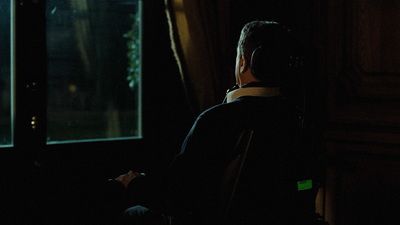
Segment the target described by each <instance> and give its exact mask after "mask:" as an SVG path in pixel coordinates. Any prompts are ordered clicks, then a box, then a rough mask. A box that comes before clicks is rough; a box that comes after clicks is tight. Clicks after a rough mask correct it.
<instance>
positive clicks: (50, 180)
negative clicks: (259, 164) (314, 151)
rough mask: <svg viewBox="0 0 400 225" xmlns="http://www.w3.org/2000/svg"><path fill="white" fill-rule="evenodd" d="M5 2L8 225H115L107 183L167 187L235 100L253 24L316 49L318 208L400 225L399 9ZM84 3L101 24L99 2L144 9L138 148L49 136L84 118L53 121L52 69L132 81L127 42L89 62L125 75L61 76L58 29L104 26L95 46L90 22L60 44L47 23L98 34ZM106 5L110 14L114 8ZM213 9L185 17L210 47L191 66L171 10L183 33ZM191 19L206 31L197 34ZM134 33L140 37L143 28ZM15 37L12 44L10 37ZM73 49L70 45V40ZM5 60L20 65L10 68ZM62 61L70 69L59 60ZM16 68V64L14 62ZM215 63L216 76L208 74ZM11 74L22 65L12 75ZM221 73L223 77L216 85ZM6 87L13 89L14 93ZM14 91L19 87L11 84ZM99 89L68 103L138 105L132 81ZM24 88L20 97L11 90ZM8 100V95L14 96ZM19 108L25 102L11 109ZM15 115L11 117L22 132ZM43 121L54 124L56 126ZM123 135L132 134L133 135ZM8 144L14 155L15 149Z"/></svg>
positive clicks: (312, 100) (336, 4)
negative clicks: (133, 176) (210, 118)
mask: <svg viewBox="0 0 400 225" xmlns="http://www.w3.org/2000/svg"><path fill="white" fill-rule="evenodd" d="M0 2H1V3H0V4H1V5H0V12H2V13H1V14H2V15H0V17H1V18H2V19H1V20H2V21H1V22H0V23H1V24H0V25H1V26H2V28H1V29H0V34H1V35H2V36H0V38H1V39H0V40H1V41H2V43H0V51H2V52H6V51H7V52H8V53H7V54H3V53H0V54H1V57H2V58H1V60H0V61H1V62H0V73H1V74H0V79H1V80H0V97H1V98H0V103H1V107H2V108H1V109H0V112H1V113H2V114H0V115H1V117H0V120H1V121H0V122H1V124H0V125H1V126H3V127H4V124H7V121H9V120H13V121H12V122H11V125H10V126H12V129H11V132H9V133H8V134H7V135H8V136H10V133H11V137H12V138H10V137H8V136H6V134H5V132H4V131H3V130H4V129H3V127H0V128H1V130H0V132H1V135H2V136H3V135H4V138H3V137H1V141H2V142H0V174H1V178H2V181H1V182H0V191H1V193H0V202H1V206H2V213H0V224H112V222H111V223H110V217H109V215H108V210H109V208H108V207H109V204H112V196H111V197H110V196H109V195H110V187H109V185H110V184H109V182H108V180H109V179H113V178H115V177H117V176H118V175H120V174H123V173H126V172H127V171H129V170H135V171H140V172H144V173H146V174H151V173H155V174H157V173H160V172H161V171H162V170H164V168H166V167H167V166H168V165H169V163H170V161H171V160H172V159H173V158H174V156H175V155H176V154H177V153H179V151H180V148H181V144H182V142H183V140H184V139H185V136H186V134H187V133H188V131H189V130H190V128H191V126H192V124H193V122H194V121H195V119H196V117H197V116H198V115H199V113H201V112H202V111H203V110H205V109H207V108H209V107H211V106H213V105H216V104H219V103H221V102H222V101H223V99H224V97H225V92H226V90H227V89H228V88H230V87H231V86H233V85H234V83H235V80H234V72H235V71H234V70H235V57H236V46H237V41H238V39H239V35H240V30H241V29H242V27H243V25H244V24H246V23H247V22H249V21H252V20H272V21H279V22H280V23H282V24H285V25H287V26H288V27H290V28H291V29H292V30H293V32H294V33H296V34H297V36H298V38H299V39H300V41H301V42H302V45H303V48H304V49H305V50H304V69H303V73H304V74H305V76H304V77H305V89H306V95H305V96H306V97H305V102H306V121H307V122H308V123H309V125H310V126H311V127H312V128H313V129H315V130H316V131H317V132H318V134H319V135H320V137H321V139H322V140H323V151H324V153H325V171H324V173H325V180H324V181H325V182H324V183H323V185H322V186H321V187H320V190H319V193H318V196H317V200H316V206H317V212H318V213H319V214H320V215H322V216H323V217H324V219H325V220H326V221H327V222H329V224H331V225H355V224H360V225H361V224H362V225H366V224H371V225H372V224H399V222H400V221H399V219H398V215H397V214H398V210H399V209H400V191H399V190H400V178H399V175H400V104H399V98H400V89H399V87H400V86H399V84H400V66H399V65H400V64H399V63H398V62H399V60H400V40H399V39H398V35H397V34H399V35H400V25H399V24H398V23H397V21H399V19H400V18H399V17H400V16H399V15H400V13H399V12H400V2H397V1H393V0H392V1H372V0H350V1H346V0H327V1H318V0H312V1H296V0H262V1H261V0H245V1H233V0H222V1H213V0H206V1H202V0H189V1H188V0H186V1H185V0H165V1H163V0H132V1H129V0H125V1H122V0H121V1H117V0H110V1H96V0H82V1H80V0H79V1H74V0H68V1H61V0H53V1H49V0H47V1H45V0H30V1H25V0H13V1H5V0H1V1H0ZM50 2H53V3H51V4H53V5H50ZM66 2H71V3H70V4H71V5H68V7H69V8H68V7H67V6H66V7H67V8H65V9H64V11H62V10H60V9H62V6H64V5H67V3H66ZM74 2H75V3H74ZM77 2H78V3H80V4H83V3H85V4H86V7H93V8H94V11H96V10H99V8H100V7H102V6H101V4H100V3H99V2H106V3H107V4H110V5H112V4H122V3H121V2H140V7H141V20H140V22H141V56H140V57H141V60H140V63H141V77H140V78H139V79H140V83H141V84H140V85H141V87H140V90H141V94H140V96H141V97H140V98H141V100H140V102H141V103H140V104H141V106H140V107H141V114H140V115H141V117H140V118H139V119H140V123H141V128H138V130H140V131H136V130H135V131H131V130H132V129H131V128H130V127H129V125H131V124H130V123H127V124H128V125H126V126H127V127H126V130H129V132H131V133H134V134H135V135H136V134H138V133H140V134H139V135H136V137H135V138H120V139H118V138H116V139H110V140H95V141H77V142H65V141H60V142H59V143H53V142H52V140H49V137H48V135H47V134H46V132H50V131H54V132H56V131H57V129H58V127H56V128H51V127H50V126H49V124H50V122H49V121H61V120H64V119H65V118H67V116H68V115H66V114H68V112H72V111H73V108H71V109H68V110H70V111H68V110H65V111H63V112H64V113H60V111H59V110H61V108H62V107H65V106H64V105H63V106H59V105H57V106H54V108H55V109H57V110H58V111H56V113H58V114H56V113H54V112H52V111H51V109H52V108H48V104H49V103H51V102H52V101H53V100H52V99H57V96H58V95H57V94H59V92H57V88H59V86H57V85H58V83H56V82H55V81H50V80H49V79H47V76H49V77H50V75H48V71H49V68H53V67H54V68H56V70H57V71H60V72H57V73H58V76H62V74H67V73H68V71H72V73H75V72H76V71H79V70H82V71H83V70H85V71H88V70H90V68H92V67H97V68H107V67H111V69H109V70H107V71H111V72H112V73H115V76H117V74H119V71H123V72H121V73H125V71H126V65H127V62H126V61H127V60H126V59H125V58H124V57H125V55H122V57H120V56H119V55H118V54H119V51H114V50H115V48H119V47H121V46H122V47H125V45H126V44H125V42H123V43H122V44H121V43H113V45H107V46H109V47H107V49H106V48H105V47H104V48H98V49H89V48H86V51H87V52H89V53H90V51H93V52H96V51H108V52H109V54H110V55H111V56H112V57H111V58H115V59H113V60H114V61H118V62H114V61H113V62H108V61H107V60H103V61H101V60H96V59H93V58H90V57H89V59H88V62H89V63H91V64H90V65H89V66H92V67H90V68H89V66H88V65H83V64H82V65H81V67H79V68H77V70H74V69H71V70H68V68H67V67H68V65H70V64H65V65H66V66H65V68H64V67H59V65H61V64H51V63H50V62H49V61H48V59H49V56H52V54H53V53H51V52H50V51H48V49H47V47H48V46H49V41H51V40H52V39H51V37H53V36H54V37H57V38H58V37H61V36H62V33H61V32H60V31H59V30H58V29H64V28H63V26H71V27H73V26H75V27H77V26H88V27H90V26H92V27H91V29H92V30H89V31H87V32H96V31H95V29H96V26H94V25H93V24H92V25H87V24H86V25H85V23H84V22H80V23H76V24H73V23H71V24H66V25H65V24H63V25H60V24H59V23H58V22H57V21H56V22H54V24H55V25H57V27H56V28H54V30H53V32H54V35H53V36H52V35H50V36H49V29H50V28H49V27H50V26H49V23H50V22H49V21H46V20H47V19H48V18H50V17H51V16H53V17H54V18H56V16H59V18H62V17H63V16H66V17H68V16H69V17H72V16H74V18H76V20H80V21H86V20H85V18H83V19H82V18H81V17H80V14H79V13H80V12H79V10H72V9H74V7H75V8H79V7H83V6H82V5H79V4H78V3H77ZM106 3H104V7H106V6H108V5H107V4H106ZM190 3H192V4H193V5H191V4H190ZM46 4H47V5H46ZM68 4H69V3H68ZM74 4H75V5H74ZM102 4H103V3H102ZM137 4H138V5H139V3H137ZM168 4H169V5H168ZM11 5H13V6H11ZM127 5H129V4H127ZM126 7H128V6H126ZM168 7H170V8H168ZM200 8H201V10H202V11H201V12H200V13H199V14H196V13H193V14H189V13H188V14H186V15H185V16H186V19H187V20H188V25H187V26H188V27H187V28H186V29H188V30H189V31H188V32H189V33H190V32H193V33H191V35H192V36H190V35H189V39H190V38H195V36H196V35H193V34H201V35H204V36H206V38H205V40H207V41H206V42H204V43H200V42H199V43H193V42H190V40H189V42H188V43H189V44H188V46H185V45H183V47H182V46H181V49H178V50H177V49H175V50H177V51H178V53H177V52H174V49H173V47H172V46H171V43H172V42H173V41H177V39H175V40H174V39H173V36H171V33H170V32H173V31H175V32H178V33H179V32H185V30H184V29H185V27H181V26H180V25H179V23H177V24H175V27H174V28H175V29H176V30H174V29H173V28H171V26H173V25H171V21H169V19H171V17H168V14H167V11H168V9H169V10H170V9H174V10H176V11H174V13H175V14H174V15H175V16H174V17H173V18H172V23H173V22H176V21H177V20H179V18H180V17H179V15H181V14H182V13H183V14H184V13H185V10H193V11H194V9H200ZM68 10H69V11H68ZM117 10H120V9H119V8H118V9H117ZM106 11H107V10H106ZM110 11H111V9H110ZM60 12H63V13H64V14H61V13H60ZM107 12H108V11H107ZM205 12H207V13H205ZM57 13H60V14H57ZM68 13H70V14H68ZM170 13H171V12H170ZM201 13H203V14H201ZM75 14H76V15H75ZM170 15H171V14H170ZM191 17H193V18H194V19H193V21H192V20H191ZM195 17H196V18H195ZM57 18H58V17H57ZM104 18H105V19H104ZM104 18H103V17H99V18H98V17H96V19H98V20H102V19H103V20H107V18H106V17H104ZM199 18H201V19H203V20H204V21H207V22H205V23H203V24H201V25H199V24H196V21H201V19H199ZM174 19H176V20H174ZM195 19H196V20H195ZM60 20H61V19H60ZM10 21H11V22H10ZM112 22H118V21H112ZM112 22H110V23H104V24H102V23H100V24H101V25H99V26H98V27H103V28H104V30H117V28H114V24H112ZM191 22H193V23H191ZM10 24H11V25H10ZM79 24H80V25H79ZM192 25H193V26H197V27H196V28H198V27H200V26H203V29H204V30H196V29H193V30H191V28H192V27H191V26H192ZM207 25H209V26H210V27H208V26H207ZM127 26H128V28H129V26H130V24H128V25H127ZM3 27H5V28H3ZM128 28H127V29H128ZM3 29H7V30H8V31H7V32H6V33H4V32H3V31H2V30H3ZM46 29H47V30H46ZM88 29H89V28H88ZM13 32H14V34H12V33H13ZM46 32H47V36H46ZM201 32H203V33H201ZM180 34H181V33H180ZM57 35H58V36H57ZM64 35H65V34H64ZM110 35H112V34H110ZM175 35H177V34H175ZM175 37H176V36H175ZM185 37H186V36H184V35H182V36H181V37H180V38H181V39H180V41H185V40H184V39H185ZM64 38H65V37H64ZM186 38H187V37H186ZM207 38H208V39H207ZM46 39H47V43H46ZM64 40H65V41H66V40H68V37H67V38H65V39H64ZM199 40H200V39H199ZM202 40H204V39H202ZM86 41H91V40H86ZM103 41H104V40H103ZM178 41H179V40H178ZM118 44H120V45H118ZM62 45H63V44H61V45H60V46H62ZM199 46H200V47H199ZM203 46H208V48H210V49H213V51H214V52H213V54H212V56H211V55H210V58H207V57H204V56H205V55H207V53H204V52H201V54H202V55H201V54H198V55H196V51H198V52H200V50H199V49H202V48H203ZM210 46H211V47H210ZM122 47H121V48H122ZM83 48H84V47H83ZM10 49H14V50H12V51H11V50H10ZM58 49H62V47H59V48H58ZM99 49H100V50H99ZM46 50H47V51H46ZM203 50H204V49H203ZM10 51H11V52H13V53H12V54H11V53H10ZM60 51H61V50H60ZM65 51H69V52H72V53H71V54H76V55H77V57H78V56H79V57H83V56H82V55H83V53H82V48H81V49H80V50H79V49H78V50H76V49H75V50H68V49H67V48H65ZM74 51H75V52H74ZM180 51H181V52H180ZM185 51H189V53H190V51H194V53H193V52H191V54H194V55H195V56H194V57H191V58H189V59H187V60H188V61H187V62H186V64H184V65H182V64H179V63H177V58H176V57H179V54H183V53H185V54H186V52H185ZM57 54H58V53H57ZM123 54H126V53H125V52H124V53H123ZM177 54H178V56H177ZM3 57H7V59H4V60H3ZM46 57H47V58H46ZM79 57H78V58H79ZM118 57H119V58H118ZM54 58H55V60H60V61H63V60H65V58H64V57H63V56H61V55H60V54H59V55H57V56H56V57H54ZM210 59H211V60H210ZM13 60H15V62H14V63H12V62H11V61H13ZM68 60H69V61H68V63H72V62H73V61H74V60H76V59H75V58H74V59H68ZM70 61H71V62H70ZM203 61H204V62H203ZM206 61H212V63H210V64H207V65H206ZM57 62H58V61H57ZM96 63H97V64H96ZM203 63H204V64H203ZM9 65H13V66H11V67H12V68H10V66H9ZM63 65H64V64H63ZM71 65H72V64H71ZM52 66H53V67H52ZM113 66H114V67H113ZM199 67H202V71H198V73H197V74H196V75H195V76H192V77H191V78H188V77H183V76H181V72H182V70H187V71H191V70H197V69H198V68H199ZM88 68H89V69H88ZM208 69H210V70H212V71H211V72H209V71H208ZM92 70H93V68H92ZM12 73H13V74H12ZM104 73H106V72H104ZM209 75H211V76H209ZM212 75H214V76H212ZM6 76H7V77H8V78H4V79H3V77H6ZM113 76H114V75H113ZM124 76H125V75H124ZM10 77H11V80H13V82H10ZM76 77H79V76H78V75H76V76H73V75H71V76H70V77H69V78H68V79H70V80H68V82H73V81H74V79H77V78H76ZM88 77H89V78H88V79H87V80H85V82H84V83H79V84H77V85H78V86H75V85H74V84H72V83H71V84H70V83H68V84H69V86H68V88H69V89H68V90H69V91H70V92H71V93H75V92H74V91H75V90H76V88H81V86H82V87H86V86H88V87H91V86H93V87H97V88H105V89H107V90H108V89H109V93H110V95H111V97H110V96H102V97H96V96H95V95H90V94H89V95H90V96H89V97H88V98H87V99H86V100H84V101H85V103H82V102H78V103H71V104H77V105H79V104H86V105H85V106H86V107H88V108H90V107H92V108H93V109H96V108H95V106H92V105H90V104H92V103H91V102H97V99H99V101H103V100H104V102H106V101H108V99H114V98H115V99H121V98H123V97H121V96H125V95H130V94H132V93H136V95H138V94H137V93H138V92H134V91H133V92H132V91H130V90H129V88H128V85H129V84H128V83H129V82H127V81H126V79H125V77H124V79H121V81H115V80H116V79H113V78H109V80H106V81H105V84H103V86H96V84H95V82H91V81H93V80H94V79H93V80H91V78H90V76H88ZM209 77H211V78H209ZM196 79H197V80H196ZM6 81H7V82H8V83H7V82H6ZM118 82H119V83H118ZM107 84H109V85H108V86H107ZM51 85H53V87H52V86H51ZM79 85H81V86H79ZM84 85H86V86H84ZM11 86H13V87H12V88H10V87H11ZM124 88H125V89H126V90H125V89H124ZM136 88H137V87H136ZM2 89H3V90H2ZM79 90H81V89H79ZM6 91H8V95H7V94H4V93H5V92H6ZM124 91H125V92H124ZM136 91H137V90H136ZM94 93H95V92H94ZM124 93H125V94H124ZM126 93H127V94H126ZM59 95H60V96H61V94H59ZM136 95H135V96H136ZM10 96H12V97H13V98H15V99H16V100H13V101H12V103H8V104H5V103H3V101H4V99H5V98H7V97H8V98H10ZM49 96H50V97H49ZM51 96H53V97H54V98H52V97H51ZM46 99H47V100H46ZM54 101H55V100H54ZM82 101H83V100H82ZM121 102H122V100H121ZM94 104H95V103H93V105H94ZM116 104H118V103H116ZM121 104H122V105H123V104H124V103H121ZM88 105H89V106H88ZM124 106H125V105H123V107H124ZM57 107H58V108H57ZM60 107H61V108H60ZM72 107H73V106H72ZM99 107H100V108H102V109H103V108H104V109H105V110H106V109H113V107H114V106H113V105H112V106H110V105H107V103H102V105H101V106H99ZM126 108H129V107H126ZM63 109H64V108H63ZM124 109H125V108H124ZM105 110H104V111H105ZM111 111H112V110H111ZM51 113H53V114H51ZM111 113H112V112H111ZM6 114H7V115H12V116H11V119H9V117H7V116H5V115H6ZM96 115H97V114H96ZM96 115H95V114H93V115H92V114H91V115H90V116H89V117H93V118H94V116H96ZM123 115H125V114H122V113H121V114H120V115H119V116H120V117H119V118H122V117H123ZM63 116H65V117H63ZM89 117H88V118H89ZM109 117H110V118H112V116H109ZM42 118H47V121H46V119H44V120H43V119H42ZM52 119H53V120H52ZM65 120H67V119H65ZM46 123H48V124H46ZM77 123H80V122H77ZM57 124H58V123H57ZM122 124H123V122H122ZM36 125H37V127H36ZM46 125H47V127H46ZM122 126H123V125H121V127H122ZM132 126H137V124H136V123H135V124H134V125H132ZM96 129H100V128H96V127H95V129H94V130H96ZM123 129H125V128H121V130H123ZM121 132H122V131H121ZM135 132H136V133H135ZM77 135H78V136H79V134H77ZM109 135H113V134H109ZM128 136H129V135H128ZM7 138H8V139H9V142H7V140H8V139H7ZM6 139H7V140H6ZM4 140H6V142H5V143H6V144H4V146H2V145H3V142H4ZM106 196H108V197H106ZM110 199H111V200H110Z"/></svg>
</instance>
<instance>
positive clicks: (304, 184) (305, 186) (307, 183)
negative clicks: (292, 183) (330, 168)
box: [297, 180, 312, 191]
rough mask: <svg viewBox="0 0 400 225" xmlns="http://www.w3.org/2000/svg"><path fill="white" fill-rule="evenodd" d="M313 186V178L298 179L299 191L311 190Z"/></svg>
mask: <svg viewBox="0 0 400 225" xmlns="http://www.w3.org/2000/svg"><path fill="white" fill-rule="evenodd" d="M311 188H312V180H301V181H297V191H304V190H309V189H311Z"/></svg>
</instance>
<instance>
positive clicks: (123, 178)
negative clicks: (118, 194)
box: [115, 170, 143, 188]
mask: <svg viewBox="0 0 400 225" xmlns="http://www.w3.org/2000/svg"><path fill="white" fill-rule="evenodd" d="M140 176H143V174H141V173H138V172H134V171H132V170H129V172H128V173H125V174H122V175H120V176H119V177H117V178H115V180H116V181H118V182H120V183H121V184H122V185H124V187H125V188H127V187H128V184H129V182H131V180H133V179H135V178H136V177H140Z"/></svg>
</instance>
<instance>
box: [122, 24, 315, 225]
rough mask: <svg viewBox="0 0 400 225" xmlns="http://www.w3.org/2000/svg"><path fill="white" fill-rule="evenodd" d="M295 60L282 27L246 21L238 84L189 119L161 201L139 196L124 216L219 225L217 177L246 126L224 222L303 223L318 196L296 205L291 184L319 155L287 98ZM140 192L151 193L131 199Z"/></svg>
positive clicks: (295, 85) (290, 97)
mask: <svg viewBox="0 0 400 225" xmlns="http://www.w3.org/2000/svg"><path fill="white" fill-rule="evenodd" d="M296 58H299V57H298V55H296V44H295V42H294V39H293V37H292V35H291V33H290V31H289V30H288V29H287V28H285V27H284V26H282V25H280V24H279V23H276V22H266V21H253V22H250V23H248V24H246V25H245V26H244V28H243V30H242V32H241V36H240V40H239V43H238V48H237V58H236V66H235V77H236V82H237V87H236V89H235V90H233V91H231V92H229V93H228V94H227V97H226V100H227V103H224V104H220V105H217V106H214V107H212V108H210V109H208V110H206V111H205V112H203V113H202V114H201V115H200V116H199V117H198V118H197V120H196V121H195V123H194V125H193V127H192V129H191V130H190V131H189V133H188V135H187V137H186V139H185V141H184V143H183V145H182V149H181V152H180V154H179V155H178V156H177V157H176V159H175V160H174V162H173V163H172V164H171V168H170V171H169V175H170V176H169V177H168V180H166V181H163V184H165V185H164V186H163V187H162V189H163V190H164V191H165V192H163V195H164V197H165V198H163V200H162V201H158V200H156V201H150V202H146V201H139V202H138V204H141V205H142V206H135V207H133V208H131V209H128V210H127V211H126V215H127V216H128V217H129V218H131V219H138V218H140V219H143V218H153V219H154V218H156V217H158V219H159V220H162V217H161V216H160V215H161V214H162V213H164V214H166V215H172V217H173V218H174V220H175V221H176V224H218V223H220V222H221V218H220V212H221V211H220V208H219V206H220V204H219V196H220V195H221V193H220V190H221V189H220V185H221V180H222V177H223V176H224V173H225V171H226V168H227V167H228V166H229V164H230V162H232V160H233V159H234V158H235V157H236V155H237V153H236V152H234V149H235V144H236V141H237V139H238V137H239V136H240V134H241V133H242V132H243V131H244V130H247V129H251V130H253V131H254V138H253V140H252V142H251V147H250V149H249V153H248V156H247V159H246V161H245V167H244V169H243V172H242V175H241V177H240V181H239V185H238V188H237V192H236V194H235V197H234V202H233V205H232V210H231V213H230V216H229V218H230V220H229V221H226V222H227V223H229V224H235V223H236V224H247V223H249V222H250V221H251V222H254V223H256V224H258V223H260V224H261V223H264V224H265V223H266V222H268V221H271V220H276V219H278V220H279V221H280V222H281V223H279V224H291V223H292V222H296V223H297V224H301V223H299V220H307V218H308V216H309V215H312V214H313V213H314V210H315V208H314V200H315V199H314V197H315V194H316V193H315V192H314V191H313V192H312V193H311V194H310V198H311V199H310V200H308V201H307V202H303V203H302V205H298V204H297V203H296V202H295V200H294V199H295V198H296V197H295V195H296V194H297V191H298V190H297V189H296V187H295V185H294V184H295V183H296V181H297V180H298V179H299V178H298V177H299V176H300V175H299V174H300V171H301V172H302V174H307V175H309V174H310V176H312V177H314V167H313V166H312V165H313V163H312V162H314V160H315V157H314V156H317V154H316V152H315V151H314V150H315V148H314V147H313V146H312V142H311V141H309V139H307V137H306V136H305V135H304V132H303V131H304V129H303V128H302V126H301V125H302V110H301V108H299V107H298V104H295V101H294V100H293V99H295V98H294V96H295V95H294V94H293V90H297V89H298V86H301V84H299V83H296V82H293V81H294V80H296V79H297V78H296V77H295V76H294V75H295V73H293V72H292V71H291V70H292V69H293V68H294V67H295V66H297V65H298V62H296V60H295V59H296ZM299 80H301V79H299ZM299 160H301V161H302V162H301V163H298V161H299ZM301 176H302V175H301ZM136 177H141V178H143V177H142V176H141V175H140V174H139V173H136V172H133V171H131V172H129V173H128V174H125V175H121V176H120V177H118V178H117V179H116V180H117V181H120V182H121V183H123V184H124V185H125V186H128V184H129V186H136V187H137V186H140V185H139V184H135V183H136V181H139V180H140V179H134V178H136ZM132 179H133V180H134V181H133V182H131V180H132ZM312 182H313V184H314V187H315V184H316V183H315V180H312ZM139 183H140V182H139ZM153 184H154V183H153ZM147 187H149V188H146V189H147V190H149V189H152V187H153V188H154V187H156V188H157V185H149V186H147ZM295 189H296V190H295ZM152 193H154V192H152ZM143 196H146V198H148V197H149V196H152V194H151V193H150V194H149V193H148V194H146V195H143V194H139V193H138V194H137V196H136V197H137V198H141V197H143ZM153 199H154V196H153ZM154 202H157V203H156V204H154ZM299 208H302V210H303V211H301V212H299V210H298V209H299ZM150 209H151V210H150ZM306 214H307V215H306ZM146 215H151V216H146ZM157 215H158V216H157ZM153 222H156V223H157V222H158V221H153ZM308 222H309V221H308ZM144 224H146V223H144Z"/></svg>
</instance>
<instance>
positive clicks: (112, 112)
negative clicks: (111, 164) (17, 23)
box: [1, 0, 142, 144]
mask: <svg viewBox="0 0 400 225" xmlns="http://www.w3.org/2000/svg"><path fill="white" fill-rule="evenodd" d="M1 16H2V17H3V16H4V15H1ZM46 17H47V73H48V74H47V86H48V88H47V96H48V97H47V143H51V144H53V143H60V142H77V141H91V140H109V139H120V138H138V137H141V135H142V131H141V81H140V77H141V67H140V65H141V45H140V43H141V1H140V0H113V1H110V0H67V1H65V0H48V1H46ZM3 23H5V22H3V20H2V21H1V24H3ZM2 32H3V29H2ZM2 48H3V47H2ZM4 48H6V47H4ZM2 52H3V51H2ZM3 73H4V75H3ZM6 76H8V75H7V70H6V69H4V71H3V65H2V74H1V78H2V80H3V79H5V78H3V77H6ZM2 96H3V94H2ZM1 103H2V104H7V103H3V102H1ZM4 106H6V105H4ZM1 107H2V108H1V110H2V111H1V112H2V113H3V114H7V112H8V111H7V110H3V105H1ZM3 114H2V118H3ZM6 121H7V120H6ZM2 126H3V124H2ZM1 132H7V130H5V131H3V129H2V130H1Z"/></svg>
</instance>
